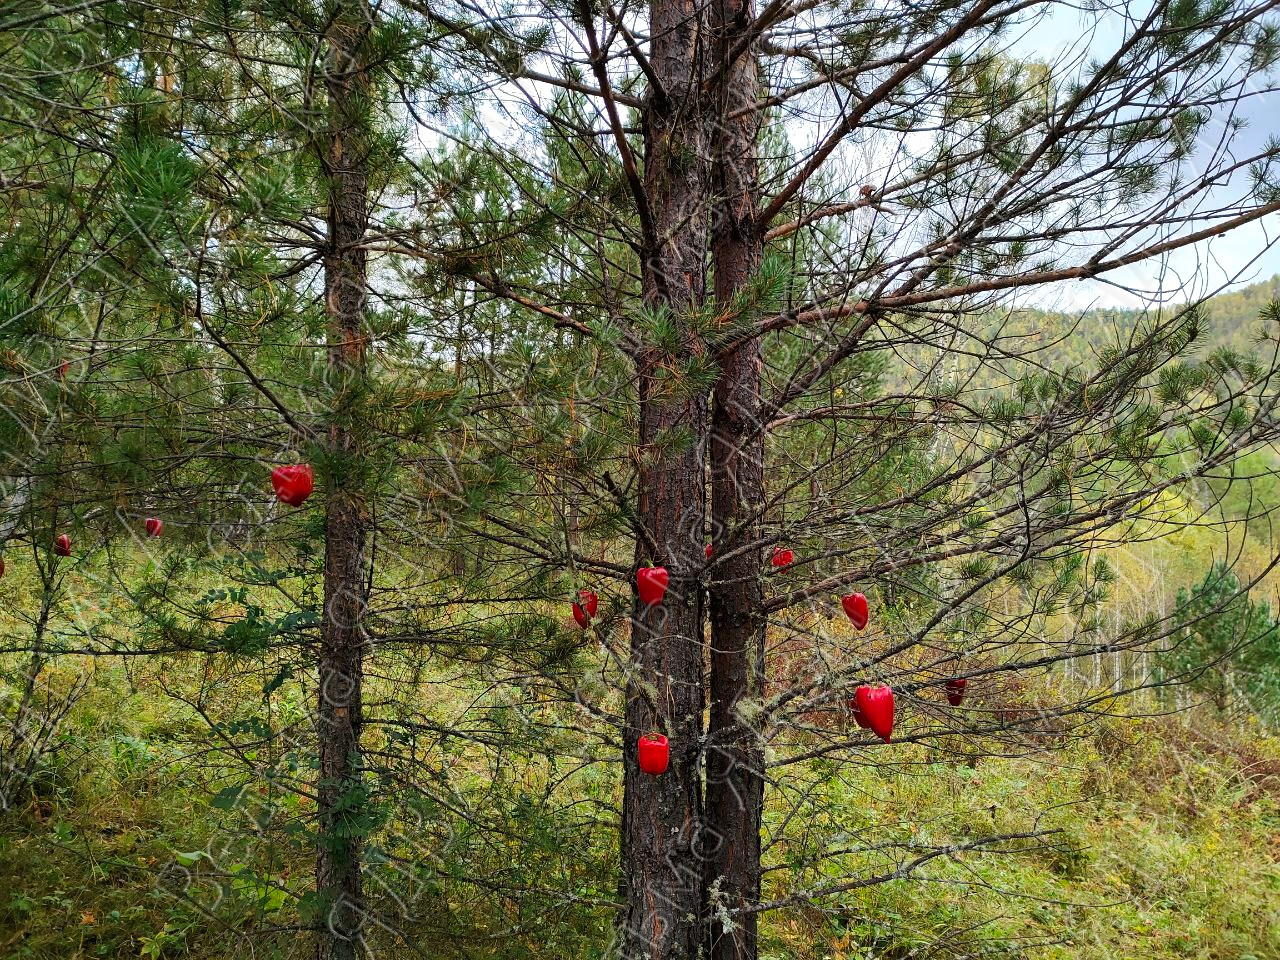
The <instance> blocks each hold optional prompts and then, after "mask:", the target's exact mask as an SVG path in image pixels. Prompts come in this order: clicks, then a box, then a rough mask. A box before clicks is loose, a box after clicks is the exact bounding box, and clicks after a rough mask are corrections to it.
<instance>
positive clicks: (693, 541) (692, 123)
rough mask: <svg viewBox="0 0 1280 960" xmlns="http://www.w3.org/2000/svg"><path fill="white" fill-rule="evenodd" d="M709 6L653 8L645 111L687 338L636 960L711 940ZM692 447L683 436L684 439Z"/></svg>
mask: <svg viewBox="0 0 1280 960" xmlns="http://www.w3.org/2000/svg"><path fill="white" fill-rule="evenodd" d="M699 9H700V8H699V6H698V4H696V3H694V2H693V0H658V2H655V3H653V4H652V5H651V6H650V28H651V29H650V35H651V36H652V37H653V40H652V49H651V62H652V65H653V68H654V71H655V73H656V74H657V76H658V77H659V79H660V82H661V85H662V88H663V90H664V91H666V93H667V97H666V98H665V99H664V100H658V101H655V102H654V103H653V104H652V106H651V108H650V109H649V110H648V111H647V112H646V114H645V130H644V146H645V158H644V196H645V198H646V202H647V206H648V216H650V217H651V221H650V223H649V225H648V228H647V229H646V245H647V249H645V250H644V251H643V255H642V260H643V264H642V266H643V285H644V296H645V300H646V303H647V304H648V305H649V306H650V307H651V308H653V309H661V308H665V309H667V310H668V311H669V312H670V316H671V318H672V320H673V321H674V322H676V323H677V324H678V325H679V327H680V331H681V341H682V342H681V349H680V351H679V352H678V353H677V354H676V355H672V354H669V353H668V352H666V351H665V350H662V349H659V348H657V347H652V346H649V347H645V348H643V349H642V350H641V351H640V355H639V356H638V358H637V364H636V372H637V376H638V384H639V403H640V424H639V448H640V458H641V468H640V477H639V479H640V497H639V503H638V516H639V520H640V522H641V523H642V524H643V526H644V528H645V530H646V531H647V534H648V540H649V541H651V543H650V542H647V541H646V540H644V539H641V540H640V541H639V542H638V543H637V546H636V565H637V566H641V565H643V564H644V563H646V562H648V561H652V562H654V563H658V564H663V565H665V566H666V567H667V569H668V570H669V571H670V573H671V583H670V587H669V590H668V593H667V598H666V601H665V602H664V603H663V604H662V605H661V606H659V607H653V608H650V609H645V608H642V607H641V606H640V604H639V602H638V600H637V603H636V607H635V616H634V625H633V629H632V636H631V658H632V671H633V672H632V675H631V676H630V677H629V678H628V684H627V705H626V725H625V730H624V738H625V739H624V751H625V753H624V756H625V761H626V762H625V771H626V772H625V775H624V795H623V824H622V883H623V887H624V891H625V893H626V900H627V908H626V914H625V917H624V918H623V924H624V926H623V930H622V931H621V934H622V941H623V942H622V949H623V955H624V956H625V957H626V958H627V960H639V958H652V960H693V958H694V957H697V956H698V954H699V948H700V945H701V942H702V934H701V929H702V912H703V908H702V896H703V878H702V849H701V846H702V770H701V762H700V758H701V748H702V744H701V737H702V730H703V716H702V714H703V708H704V693H703V689H704V683H705V679H706V678H705V670H704V650H703V639H702V629H703V600H702V588H701V585H700V583H699V580H698V578H699V576H700V574H701V571H702V568H703V562H704V558H703V556H702V537H703V528H704V524H705V521H706V464H705V455H706V432H707V423H708V419H709V416H708V410H707V399H706V396H705V394H701V393H699V392H697V391H689V390H687V389H685V387H686V386H687V385H685V384H682V383H680V382H679V380H678V374H677V375H675V376H674V377H673V370H674V368H676V367H678V366H679V365H680V364H682V363H684V362H686V361H687V360H688V357H689V356H690V355H691V354H694V353H696V352H697V351H700V350H702V349H704V345H703V343H702V341H701V334H700V331H698V330H697V329H695V328H694V327H693V325H692V323H691V320H692V314H693V311H695V310H696V309H698V308H700V307H701V306H702V304H703V300H704V297H705V294H706V269H707V268H706V263H707V201H708V193H709V183H708V172H707V164H706V159H705V158H706V157H707V149H706V143H705V136H704V129H703V119H702V118H701V116H700V115H699V111H698V110H697V109H696V104H697V103H698V100H699V82H700V81H699V77H698V63H699V57H698V56H697V55H696V54H697V50H698V47H699V43H700V41H699V19H700V13H699ZM677 437H679V438H680V439H679V440H677V439H676V438H677ZM649 731H660V732H662V733H665V734H666V735H667V736H668V737H669V738H670V742H671V766H670V769H669V770H668V771H667V772H666V773H665V774H663V775H662V776H658V777H651V776H647V775H646V774H643V773H641V772H640V770H639V767H638V765H637V759H636V742H637V738H638V737H640V736H641V735H643V734H645V733H647V732H649Z"/></svg>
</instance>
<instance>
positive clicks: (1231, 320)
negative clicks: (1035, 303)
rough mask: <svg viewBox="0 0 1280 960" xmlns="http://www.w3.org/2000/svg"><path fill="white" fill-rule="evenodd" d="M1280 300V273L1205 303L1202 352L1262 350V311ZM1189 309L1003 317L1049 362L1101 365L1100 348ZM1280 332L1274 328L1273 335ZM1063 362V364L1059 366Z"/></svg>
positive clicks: (1008, 329)
mask: <svg viewBox="0 0 1280 960" xmlns="http://www.w3.org/2000/svg"><path fill="white" fill-rule="evenodd" d="M1278 301H1280V275H1277V276H1274V277H1272V278H1271V279H1270V280H1264V281H1261V282H1259V283H1254V284H1250V285H1249V286H1247V287H1242V288H1240V289H1239V290H1234V291H1230V292H1228V293H1222V294H1219V295H1217V296H1215V297H1211V298H1210V299H1209V300H1207V301H1206V302H1205V303H1204V305H1203V309H1204V314H1205V316H1206V318H1207V320H1208V323H1207V329H1206V330H1205V334H1206V335H1205V336H1204V337H1203V340H1202V343H1203V350H1205V351H1207V350H1212V349H1215V348H1219V347H1229V348H1231V349H1233V350H1239V351H1242V352H1247V351H1250V350H1257V349H1259V343H1258V341H1259V338H1260V334H1261V333H1262V332H1263V330H1264V325H1263V322H1262V320H1261V316H1260V315H1261V313H1262V311H1263V310H1264V309H1266V308H1267V307H1268V306H1270V305H1271V304H1273V303H1275V302H1278ZM1186 308H1187V305H1186V303H1185V302H1184V303H1172V304H1164V305H1162V306H1160V307H1156V308H1147V309H1120V308H1115V307H1105V308H1098V309H1093V310H1084V311H1079V312H1074V313H1070V312H1061V311H1046V310H1036V309H1022V310H1017V311H1015V312H1014V313H1012V314H1010V315H1008V316H1007V317H1006V318H1005V319H1004V321H1003V332H1004V334H1005V336H1006V337H1011V338H1012V339H1013V341H1014V343H1015V344H1017V346H1015V347H1014V349H1018V347H1021V349H1024V350H1036V349H1037V348H1042V349H1041V351H1040V352H1039V353H1038V355H1037V356H1036V359H1037V360H1038V361H1039V362H1040V363H1041V364H1045V365H1047V366H1052V367H1054V368H1058V369H1062V368H1065V367H1074V366H1081V365H1083V366H1085V367H1092V366H1094V365H1095V364H1096V361H1097V355H1098V351H1099V350H1100V349H1103V348H1105V347H1107V346H1111V345H1114V344H1115V343H1116V342H1117V341H1118V340H1119V341H1123V340H1124V339H1126V338H1127V337H1128V336H1129V335H1130V334H1131V333H1132V332H1133V331H1134V330H1136V329H1139V328H1140V327H1144V326H1149V325H1150V324H1151V323H1153V322H1155V321H1157V320H1159V319H1161V318H1164V319H1168V318H1169V317H1171V316H1174V315H1176V314H1178V313H1180V312H1182V311H1183V310H1185V309H1186ZM1278 333H1280V332H1272V334H1271V336H1272V339H1274V338H1275V337H1276V336H1277V334H1278ZM1059 364H1061V365H1062V367H1059Z"/></svg>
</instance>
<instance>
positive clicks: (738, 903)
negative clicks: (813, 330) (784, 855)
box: [706, 0, 765, 960]
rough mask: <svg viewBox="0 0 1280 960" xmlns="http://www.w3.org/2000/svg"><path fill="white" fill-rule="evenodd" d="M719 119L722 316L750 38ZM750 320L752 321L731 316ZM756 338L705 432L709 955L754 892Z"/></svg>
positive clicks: (760, 619)
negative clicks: (714, 545)
mask: <svg viewBox="0 0 1280 960" xmlns="http://www.w3.org/2000/svg"><path fill="white" fill-rule="evenodd" d="M711 10H712V17H713V31H714V34H715V36H716V45H717V61H716V62H717V64H724V63H725V61H726V60H727V59H728V57H729V55H730V52H731V51H733V50H734V49H735V48H736V47H737V46H738V45H739V38H740V37H741V36H742V35H743V34H744V32H745V31H746V30H748V29H749V28H750V25H751V22H752V19H753V18H754V16H755V11H754V9H753V4H752V2H751V0H720V2H718V3H715V4H713V5H712V7H711ZM723 76H724V84H723V87H722V90H721V91H720V95H719V97H718V100H717V103H716V114H717V116H719V117H735V119H731V120H728V121H725V122H722V123H720V124H719V125H718V126H717V143H716V144H715V152H714V156H715V168H714V184H715V194H716V198H717V203H716V208H715V210H714V213H713V218H712V220H713V223H714V224H715V233H714V236H713V238H712V256H713V263H714V270H715V297H716V303H717V306H718V308H719V310H718V312H719V314H720V315H721V316H725V315H730V316H731V315H732V314H731V313H730V308H731V305H732V303H733V301H734V299H735V297H736V296H737V295H738V293H739V292H740V291H741V290H742V289H743V288H744V287H745V286H747V285H748V284H749V283H750V282H751V280H752V277H753V276H754V275H755V273H756V272H757V270H758V268H759V266H760V260H761V247H762V242H761V237H760V233H759V231H758V229H757V228H756V217H757V215H758V212H759V182H758V176H759V162H758V159H757V139H758V136H759V122H760V121H759V113H758V112H757V111H755V110H753V109H751V105H752V103H753V102H754V100H755V95H756V91H757V86H758V84H757V69H756V55H755V50H754V46H753V47H751V48H749V49H748V50H746V51H745V52H743V53H742V54H741V55H740V56H739V57H738V58H737V60H736V61H735V62H733V63H732V64H728V65H727V67H726V68H724V72H723ZM736 319H740V320H741V321H743V322H750V320H751V319H753V318H751V317H742V318H736ZM760 391H761V356H760V341H759V339H758V338H752V339H750V340H747V341H745V342H743V343H741V344H740V345H739V346H737V347H736V348H734V349H733V350H731V351H730V352H728V353H727V354H725V355H723V356H722V357H720V377H719V380H718V381H717V383H716V388H715V402H714V405H713V413H712V417H713V420H712V440H711V449H710V452H711V512H712V529H714V530H716V531H719V532H720V535H721V536H722V537H724V538H726V540H725V542H724V544H723V546H722V547H721V548H720V551H719V554H718V555H720V556H722V557H723V559H721V560H718V561H717V562H716V565H715V567H714V568H713V571H712V575H711V586H710V606H711V713H710V729H709V730H708V738H707V836H708V842H707V860H708V862H707V868H706V882H707V884H708V888H709V890H710V891H711V897H710V904H709V906H710V912H709V929H708V932H709V936H710V943H709V945H708V953H709V956H710V957H711V958H712V960H754V958H755V956H756V953H757V946H756V915H755V913H754V912H748V911H750V910H751V908H753V907H754V906H755V905H756V904H757V903H758V902H759V900H760V828H761V818H762V815H763V806H764V745H763V743H762V742H761V740H760V737H759V736H758V734H757V731H756V727H755V722H754V717H753V715H752V710H751V707H750V705H751V703H752V702H753V701H754V702H757V703H758V702H759V701H760V700H761V699H762V695H763V673H764V632H765V617H764V615H763V613H762V611H763V609H764V589H763V584H762V583H761V579H760V576H761V569H762V561H763V557H762V554H761V551H760V550H759V549H753V550H747V551H743V552H736V551H737V548H738V547H739V546H740V545H743V544H747V543H753V542H757V541H759V539H760V536H761V527H760V515H759V511H760V509H761V507H762V505H763V503H764V496H765V490H764V430H763V427H762V425H761V424H760V413H761V410H760Z"/></svg>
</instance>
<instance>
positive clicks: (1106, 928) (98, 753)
mask: <svg viewBox="0 0 1280 960" xmlns="http://www.w3.org/2000/svg"><path fill="white" fill-rule="evenodd" d="M92 690H93V692H92V693H91V694H90V695H89V696H88V697H87V698H86V699H85V700H83V701H82V702H81V703H80V704H79V706H78V707H77V709H76V711H75V714H74V716H73V717H72V719H71V723H70V725H69V727H68V728H67V729H68V732H69V738H68V740H67V744H66V746H65V747H64V752H63V753H62V754H61V757H60V760H59V764H58V765H57V766H56V767H55V768H54V769H52V770H50V771H49V772H48V773H47V775H46V776H45V778H44V779H43V780H42V782H41V783H40V784H39V785H38V787H37V789H36V790H34V791H33V792H32V793H31V795H30V796H29V797H27V798H26V800H25V801H24V802H23V803H22V804H21V805H20V806H19V807H18V808H16V809H14V810H11V811H9V812H7V813H4V814H2V815H0V957H3V958H6V960H8V958H15V960H16V958H28V957H33V958H58V960H63V958H80V957H135V956H143V957H152V958H158V957H180V956H181V957H199V958H209V960H224V958H225V960H231V958H233V957H234V958H237V960H239V958H241V957H243V956H246V955H248V954H246V945H249V947H250V949H251V950H252V955H254V956H256V957H277V956H278V957H294V956H302V955H305V954H306V953H307V952H308V945H307V938H306V936H305V935H304V934H299V933H297V932H296V931H295V930H289V929H272V928H275V927H279V926H281V925H283V926H285V927H286V928H287V927H288V926H289V925H290V924H295V923H296V922H297V912H296V910H295V909H294V901H293V899H292V897H291V896H290V895H289V894H290V892H291V891H295V890H298V891H300V890H305V888H306V886H307V883H308V882H309V872H310V860H309V849H308V842H307V841H306V839H305V837H296V838H295V839H294V841H291V840H290V839H289V837H290V834H289V831H288V830H287V829H286V830H283V831H277V832H275V833H273V834H272V838H271V839H270V841H269V842H268V841H267V840H265V839H261V838H255V833H254V829H253V823H252V816H251V815H250V814H249V813H248V812H247V811H246V810H244V809H234V810H228V809H222V808H220V807H218V806H216V805H213V804H211V800H212V799H213V797H214V796H215V795H216V791H215V790H214V789H213V788H212V787H211V786H210V784H211V783H215V782H216V778H212V777H210V776H209V771H208V770H207V769H206V768H204V767H202V766H201V760H200V758H198V757H195V758H193V757H192V755H191V750H190V744H191V743H192V742H193V738H194V735H195V734H196V733H198V732H199V731H198V730H197V729H196V726H195V724H194V723H193V721H192V719H191V717H190V715H189V712H187V711H185V710H184V709H183V708H181V707H180V706H179V705H176V704H175V703H173V702H172V701H169V700H166V699H165V698H164V697H163V696H161V695H159V694H158V693H157V691H156V690H155V689H153V688H151V687H149V686H147V685H146V684H138V682H137V678H136V677H130V676H129V675H127V674H126V673H125V671H124V670H123V668H117V669H115V670H113V671H106V672H102V673H101V674H100V675H99V676H98V677H96V678H95V683H94V686H93V688H92ZM911 749H920V748H911ZM826 791H827V792H826V793H825V795H824V796H823V797H822V798H821V799H820V802H819V807H818V808H815V813H814V816H813V818H812V823H811V829H810V832H809V833H808V834H807V835H806V836H807V839H806V843H835V842H837V839H836V838H837V837H838V836H847V835H849V833H850V832H853V833H855V834H856V833H857V831H860V830H862V829H868V830H874V831H878V832H879V834H881V835H889V836H896V837H898V838H899V839H902V840H904V841H910V840H911V839H912V838H913V837H916V838H919V839H921V840H934V839H937V838H939V837H949V838H963V837H966V836H980V835H982V834H983V833H990V832H998V831H1008V832H1015V831H1019V830H1027V829H1037V828H1039V829H1045V828H1052V829H1056V830H1057V831H1059V832H1058V833H1056V834H1054V835H1053V838H1052V843H1051V845H1050V846H1048V847H1040V848H1037V849H1036V850H1035V851H1032V852H1025V853H1021V854H1011V855H1008V856H999V857H995V856H980V855H977V854H960V855H958V856H957V857H955V858H953V859H950V860H944V861H938V862H935V864H933V865H931V866H930V867H929V868H928V869H926V870H925V872H924V874H923V876H921V877H919V878H916V879H911V880H899V881H893V882H890V883H885V884H881V885H879V886H875V887H872V888H869V889H867V890H864V891H860V892H856V893H852V894H847V895H844V896H842V897H840V898H837V899H835V900H833V901H831V902H830V903H829V904H828V906H829V909H827V910H824V911H817V910H812V911H804V912H792V913H785V914H777V915H773V916H771V917H770V918H769V920H768V921H767V923H766V924H765V926H764V930H763V933H764V939H763V953H764V954H765V955H766V956H768V957H771V958H776V960H783V958H805V960H807V958H813V960H827V958H830V960H854V958H858V960H862V958H872V957H877V958H907V957H931V956H932V957H962V956H963V957H979V956H986V957H993V958H994V957H1028V958H1037V960H1066V958H1072V960H1129V958H1132V960H1165V958H1168V960H1173V958H1201V960H1248V958H1255V960H1269V958H1277V957H1280V742H1277V741H1276V740H1275V739H1273V738H1269V737H1267V736H1265V735H1264V734H1263V732H1262V731H1260V730H1257V729H1233V730H1228V729H1224V728H1221V727H1219V726H1216V725H1214V723H1213V721H1212V720H1203V721H1202V722H1197V723H1195V724H1189V723H1187V722H1186V718H1181V719H1176V720H1174V719H1150V720H1142V721H1107V722H1105V723H1101V724H1100V725H1099V726H1098V727H1097V728H1096V729H1095V730H1094V732H1093V734H1092V736H1090V737H1088V738H1086V739H1083V740H1081V741H1079V742H1076V743H1073V744H1071V745H1069V746H1068V747H1066V748H1065V749H1064V750H1063V751H1061V752H1058V753H1055V754H1053V755H1048V754H1046V755H1044V756H1042V757H1035V756H1032V757H1027V758H1023V759H1019V760H1002V761H986V760H984V761H981V762H979V763H978V765H977V766H976V767H969V766H964V765H957V764H952V763H942V762H939V763H935V764H932V765H930V766H929V767H927V768H926V769H925V770H924V772H922V773H913V774H911V775H905V774H902V775H886V774H885V773H884V772H883V771H882V770H877V769H876V768H874V767H863V768H856V769H853V770H846V769H844V768H841V769H840V771H839V773H838V775H834V776H832V777H831V778H830V780H829V784H828V787H827V788H826ZM298 802H299V801H297V800H296V799H292V798H286V800H282V801H281V804H282V805H283V806H282V805H281V804H278V805H277V806H276V808H275V809H276V812H277V813H279V811H280V810H281V809H284V808H287V807H288V804H289V803H293V804H295V805H296V804H297V803H298ZM302 802H303V803H305V801H302ZM821 811H826V812H825V813H824V812H821ZM285 812H288V810H287V809H286V810H285ZM303 812H305V811H303ZM228 836H242V837H244V838H245V839H244V841H243V844H242V846H241V847H240V848H238V849H236V850H229V848H228V847H227V846H226V838H227V837H228ZM215 845H221V846H219V847H218V849H219V852H220V854H221V856H222V864H221V865H222V866H223V867H226V868H229V869H230V871H231V872H232V873H233V874H235V876H237V877H239V878H240V879H239V880H238V881H234V882H232V883H230V884H224V885H223V887H222V889H221V892H220V893H219V894H218V895H217V896H213V895H212V894H211V890H210V889H206V888H204V887H202V882H203V881H202V874H201V866H202V860H203V858H204V857H205V856H206V855H205V854H202V853H200V851H202V850H208V849H212V847H213V846H215ZM229 854H230V855H231V860H235V859H236V858H237V857H239V858H240V862H229V861H228V855H229ZM783 855H785V852H783V853H779V852H777V851H775V853H774V856H775V857H779V856H783ZM469 856H470V854H469ZM607 862H608V856H607V855H606V856H603V857H601V859H600V860H599V862H598V863H597V864H596V866H595V867H593V868H592V869H594V870H595V871H596V872H601V873H602V875H601V876H600V877H596V878H594V883H593V887H594V889H595V890H597V891H600V890H608V889H609V885H610V883H611V878H610V877H609V876H607V875H606V871H607V867H605V866H603V865H605V864H607ZM237 869H238V870H239V872H238V873H237V872H236V871H237ZM828 879H829V877H828ZM588 880H591V878H585V879H584V881H583V882H586V881H588ZM451 889H454V890H455V893H456V888H450V887H448V886H447V884H446V885H444V886H442V887H440V888H437V889H436V890H434V891H432V892H431V893H429V897H428V899H429V900H430V898H431V897H434V898H435V899H434V900H430V902H431V903H432V906H431V907H430V909H431V910H434V911H436V912H437V913H440V914H441V915H442V916H443V915H446V914H451V913H452V914H454V915H455V920H456V919H457V917H456V914H458V913H460V912H465V911H466V910H467V904H466V901H465V900H463V899H461V898H459V897H458V896H456V895H455V893H451V892H450V890H451ZM421 902H422V903H427V902H428V900H423V901H421ZM211 904H213V905H216V909H213V910H212V911H209V910H208V908H209V907H210V905H211ZM477 909H479V908H477ZM606 915H607V910H599V909H597V910H594V911H591V910H585V909H584V910H582V911H580V912H578V913H574V912H573V911H572V910H569V911H567V912H566V913H565V914H564V917H563V921H559V920H557V921H555V922H563V923H565V924H579V925H581V927H582V930H581V931H580V933H581V934H582V935H581V936H579V937H578V938H576V939H571V940H570V939H567V940H566V943H569V942H573V943H577V944H578V945H579V947H578V948H572V949H570V948H567V947H564V946H557V947H556V949H555V954H556V955H557V956H566V955H572V953H573V952H574V951H577V952H579V953H580V955H582V956H584V957H585V956H589V955H590V954H591V952H592V946H591V945H592V944H594V947H595V949H596V950H599V949H600V948H602V947H603V946H604V944H605V942H606V940H607V937H606V936H605V935H604V934H603V933H602V932H601V931H600V923H601V917H603V916H606ZM493 920H494V918H493V916H492V915H487V916H486V917H484V918H483V919H477V916H471V917H470V918H467V919H466V920H465V921H464V920H458V921H457V922H459V923H464V922H465V923H470V924H471V926H472V930H471V932H472V933H475V931H476V929H481V928H482V929H488V930H495V931H496V929H497V928H498V926H500V925H495V923H494V922H493ZM588 928H593V929H590V930H589V929H588ZM476 942H477V943H479V944H482V945H483V944H484V942H485V941H484V938H483V937H479V938H477V941H476ZM381 944H382V945H381V946H380V949H379V951H378V953H379V956H385V957H398V956H406V957H408V956H417V955H420V954H418V953H417V952H415V951H414V950H411V949H410V948H408V947H405V946H399V947H398V946H397V945H396V939H395V938H394V937H391V936H387V937H384V938H383V939H382V942H381ZM542 945H543V946H546V941H545V940H544V941H542ZM539 947H540V944H539V942H536V941H535V942H531V941H530V939H529V938H523V939H519V940H517V939H515V938H511V939H507V940H504V938H503V937H501V936H500V935H495V936H493V937H492V939H491V940H490V941H489V943H488V945H487V947H485V946H479V947H477V946H473V947H472V948H471V950H470V951H469V953H470V955H471V956H494V957H499V956H501V957H517V956H519V957H523V956H539V955H548V954H547V953H545V952H544V951H541V950H540V949H539ZM546 948H547V949H550V948H549V946H547V947H546ZM426 952H427V953H428V955H431V954H432V952H431V950H430V949H429V948H428V949H427V951H426Z"/></svg>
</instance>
